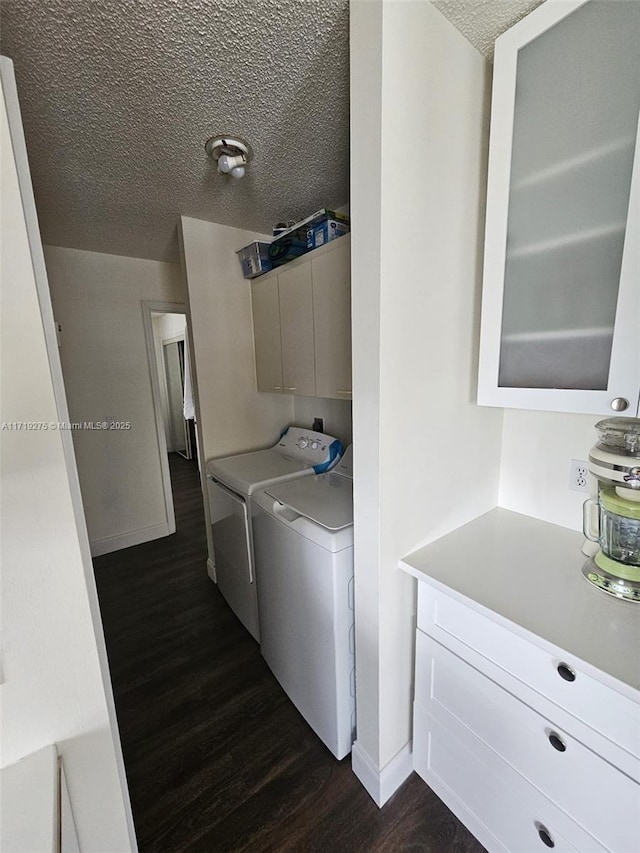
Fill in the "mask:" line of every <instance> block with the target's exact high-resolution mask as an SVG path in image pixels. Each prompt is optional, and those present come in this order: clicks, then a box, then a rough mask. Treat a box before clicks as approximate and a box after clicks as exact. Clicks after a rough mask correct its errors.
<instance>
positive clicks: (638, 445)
mask: <svg viewBox="0 0 640 853" xmlns="http://www.w3.org/2000/svg"><path fill="white" fill-rule="evenodd" d="M596 430H597V432H598V444H599V446H600V447H606V448H607V449H608V450H610V451H611V452H613V453H621V454H623V455H625V456H640V418H605V419H604V420H602V421H598V423H597V424H596Z"/></svg>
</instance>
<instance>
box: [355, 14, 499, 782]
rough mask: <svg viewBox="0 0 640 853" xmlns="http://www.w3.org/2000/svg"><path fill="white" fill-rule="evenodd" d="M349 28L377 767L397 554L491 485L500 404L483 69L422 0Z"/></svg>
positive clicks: (398, 600)
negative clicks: (489, 376) (478, 401)
mask: <svg viewBox="0 0 640 853" xmlns="http://www.w3.org/2000/svg"><path fill="white" fill-rule="evenodd" d="M351 39H352V41H351V74H352V87H351V104H352V125H351V145H352V152H351V178H352V186H351V213H352V301H353V317H354V329H353V335H354V340H353V361H354V384H353V399H354V404H353V409H354V412H353V414H354V452H355V453H354V455H355V477H354V488H355V548H356V552H355V553H356V557H355V559H356V619H357V634H356V642H357V647H356V652H357V685H358V700H357V703H358V742H357V749H356V759H357V756H358V755H360V756H361V757H362V758H363V759H364V761H365V763H366V762H367V761H368V763H369V764H370V765H372V766H374V767H376V768H377V769H378V770H384V768H385V767H386V766H387V765H389V762H391V760H392V759H393V758H394V756H396V755H397V754H399V753H400V751H401V750H403V748H406V745H407V743H408V741H409V739H410V721H411V683H412V648H413V633H414V624H415V623H414V615H413V614H414V610H415V591H414V587H413V581H412V580H411V579H410V578H408V577H407V576H406V575H404V574H402V573H400V572H399V571H398V569H397V562H398V560H399V558H400V557H402V556H403V555H405V554H407V553H408V552H410V551H412V550H414V549H415V548H417V547H420V546H421V545H424V544H426V543H427V542H429V541H432V540H433V539H436V538H438V537H439V536H442V535H443V534H445V533H447V532H449V531H450V530H452V529H454V528H456V527H458V526H459V525H461V524H463V523H465V522H466V521H469V520H470V519H472V518H474V517H476V516H478V515H480V514H482V513H483V512H485V511H487V510H489V509H491V508H492V507H494V506H495V505H496V503H497V498H498V473H499V460H500V437H501V429H502V413H501V412H500V411H497V410H490V409H481V408H479V407H478V406H476V405H475V403H474V399H475V376H476V353H477V340H478V327H479V299H480V287H481V261H482V230H483V209H484V188H485V181H486V174H485V164H486V151H487V135H488V117H489V103H488V94H489V92H488V89H489V85H488V68H487V63H486V61H485V60H484V58H483V57H482V56H481V55H480V54H479V53H478V52H477V51H476V50H475V49H474V48H473V47H471V45H470V44H469V43H468V42H467V41H466V40H465V39H464V37H463V36H462V35H461V34H460V33H459V32H457V30H455V29H454V28H453V26H452V25H451V24H450V23H449V22H448V21H447V20H446V19H445V18H444V17H443V16H442V15H441V14H440V13H439V12H438V11H436V10H435V9H434V8H433V7H432V6H431V5H430V3H428V2H426V0H421V2H394V0H378V2H360V0H356V2H353V3H352V6H351ZM398 139H401V140H403V144H402V145H401V146H398V142H397V141H398ZM407 151H409V152H410V154H411V156H410V162H409V165H408V166H406V167H405V166H403V167H402V168H398V156H401V155H404V154H406V153H407ZM378 253H379V264H378ZM355 767H356V761H354V768H355ZM357 772H358V771H357ZM383 775H384V774H383ZM361 778H362V776H361Z"/></svg>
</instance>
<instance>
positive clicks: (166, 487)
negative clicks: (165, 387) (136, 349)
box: [141, 300, 187, 534]
mask: <svg viewBox="0 0 640 853" xmlns="http://www.w3.org/2000/svg"><path fill="white" fill-rule="evenodd" d="M141 305H142V323H143V325H144V339H145V344H146V346H147V365H148V368H149V380H150V382H151V396H152V399H153V413H154V417H155V421H156V438H157V442H158V454H159V457H160V471H161V475H162V488H163V491H164V505H165V512H166V516H167V527H168V528H169V530H168V532H169V533H170V534H171V533H175V532H176V516H175V512H174V509H173V492H172V491H171V475H170V473H169V456H168V450H167V437H166V435H165V431H164V417H163V414H162V397H161V394H160V381H159V377H158V364H157V359H156V347H155V342H154V338H153V322H152V316H151V315H152V314H184V316H185V320H186V317H187V306H186V305H185V304H184V303H183V302H151V301H148V300H143V301H142V303H141ZM186 333H187V332H186V326H185V336H186Z"/></svg>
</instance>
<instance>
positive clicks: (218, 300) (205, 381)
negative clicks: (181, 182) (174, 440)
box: [178, 216, 294, 560]
mask: <svg viewBox="0 0 640 853" xmlns="http://www.w3.org/2000/svg"><path fill="white" fill-rule="evenodd" d="M178 233H179V237H180V250H181V254H182V263H183V269H184V275H185V279H186V283H187V290H188V314H187V325H188V328H189V339H190V342H191V343H192V345H193V351H192V354H191V355H192V366H193V371H194V377H193V378H194V382H195V385H196V387H197V388H198V400H197V404H196V421H197V430H198V445H199V452H200V453H201V455H202V458H203V460H207V459H211V458H213V457H216V456H230V455H232V454H234V453H242V452H243V451H245V450H253V449H256V448H260V447H268V446H270V445H272V444H274V443H275V442H276V440H277V438H278V436H279V435H280V433H281V431H282V429H283V428H284V427H285V426H287V425H288V424H290V423H291V422H292V421H293V415H294V412H293V399H292V397H290V396H288V395H278V394H262V393H259V392H258V391H257V387H256V370H255V356H254V348H253V317H252V314H251V284H250V282H249V281H248V280H247V279H244V278H243V277H242V272H241V269H240V264H239V263H238V258H237V257H236V254H235V252H236V249H240V248H242V246H246V245H247V243H250V242H251V241H252V240H268V239H269V238H268V237H265V236H264V235H260V234H254V233H252V232H250V231H242V230H240V229H238V228H230V227H228V226H226V225H217V224H215V223H213V222H204V221H202V220H200V219H191V218H190V217H187V216H183V217H182V218H181V227H180V229H179V232H178ZM205 482H206V481H205ZM203 498H204V505H205V512H206V513H207V514H208V506H209V498H208V493H207V489H206V487H203ZM207 536H208V537H209V555H210V560H213V547H212V542H211V529H210V525H207Z"/></svg>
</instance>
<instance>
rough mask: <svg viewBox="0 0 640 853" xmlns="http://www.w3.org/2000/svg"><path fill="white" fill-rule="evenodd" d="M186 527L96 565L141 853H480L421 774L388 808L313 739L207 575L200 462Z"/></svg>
mask: <svg viewBox="0 0 640 853" xmlns="http://www.w3.org/2000/svg"><path fill="white" fill-rule="evenodd" d="M170 466H171V479H172V484H173V492H174V501H175V511H176V525H177V532H176V533H175V534H174V535H172V536H169V537H166V538H163V539H157V540H155V541H153V542H149V543H146V544H143V545H138V546H136V547H134V548H129V549H126V550H123V551H117V552H114V553H112V554H107V555H105V556H102V557H97V558H96V559H95V560H94V566H95V572H96V580H97V584H98V593H99V598H100V607H101V611H102V619H103V623H104V631H105V637H106V642H107V649H108V654H109V663H110V667H111V676H112V680H113V689H114V695H115V702H116V709H117V714H118V723H119V727H120V736H121V739H122V748H123V752H124V759H125V765H126V769H127V777H128V782H129V789H130V794H131V801H132V806H133V814H134V820H135V825H136V831H137V835H138V844H139V848H140V850H141V851H142V853H147V851H158V853H160V851H162V853H174V852H176V853H177V851H193V853H195V851H198V853H205V852H206V853H209V851H211V853H227V851H247V853H267V851H273V853H276V851H291V853H294V851H295V853H307V851H318V853H319V851H323V853H325V851H331V853H356V851H358V853H361V852H362V851H366V853H369V851H380V853H397V852H398V851H413V853H418V851H422V852H423V853H449V851H450V853H454V851H455V853H482V850H483V848H482V847H481V846H480V844H479V843H478V842H477V841H476V840H475V839H474V838H473V837H472V836H471V835H470V834H469V833H468V832H467V830H466V829H465V828H464V827H463V826H462V825H461V824H460V823H459V822H458V821H457V820H456V818H455V817H454V816H453V815H452V814H451V812H449V810H448V809H447V808H446V807H445V806H444V805H443V804H442V803H441V802H440V800H438V799H437V797H435V795H434V794H432V793H431V792H430V790H429V789H428V788H427V786H426V785H424V783H423V782H422V781H421V780H419V779H418V778H417V777H416V776H415V775H412V776H411V777H410V778H409V779H408V780H407V782H406V783H405V784H404V786H403V787H402V789H401V790H400V791H399V792H398V793H397V794H396V795H395V796H394V797H393V798H392V800H391V801H390V802H389V803H388V804H387V805H386V806H385V807H384V809H382V810H379V809H378V808H377V807H376V806H375V804H374V803H373V801H372V800H371V799H370V798H369V796H368V794H367V793H366V791H365V790H364V788H363V787H362V786H361V785H360V783H359V782H358V780H357V779H356V777H355V776H354V775H353V773H352V771H351V759H350V757H347V758H345V759H344V760H343V761H341V762H336V761H335V759H334V758H333V756H332V755H331V754H330V753H329V751H328V750H327V749H326V748H325V747H324V746H323V744H322V743H321V742H320V741H319V740H318V739H317V738H316V736H315V735H314V733H313V732H312V731H311V730H310V729H309V727H308V726H307V724H306V723H305V722H304V720H303V719H302V717H301V716H300V715H299V714H298V712H297V711H296V709H295V708H294V707H293V705H292V704H291V703H290V702H289V700H288V699H287V697H286V696H285V694H284V693H283V691H282V690H281V689H280V687H279V685H278V684H277V682H276V681H275V679H274V678H273V676H272V675H271V672H270V670H269V669H268V667H267V665H266V663H265V662H264V660H263V659H262V657H261V655H260V651H259V648H258V646H257V644H256V643H255V642H254V641H253V639H252V638H251V637H250V636H249V634H248V633H247V632H246V631H245V630H244V628H242V626H241V625H240V623H239V622H238V621H237V620H236V618H235V616H234V615H233V614H232V612H231V611H230V610H229V608H228V607H227V605H226V604H225V602H224V600H223V599H222V597H221V596H220V594H219V593H218V591H217V588H216V587H215V585H214V584H213V583H212V582H211V581H210V580H209V578H208V577H207V574H206V569H205V562H206V539H205V528H204V517H203V508H202V497H201V492H200V484H199V478H198V471H197V467H196V463H195V462H194V461H187V460H185V459H183V458H181V457H180V456H178V455H177V454H170Z"/></svg>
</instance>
